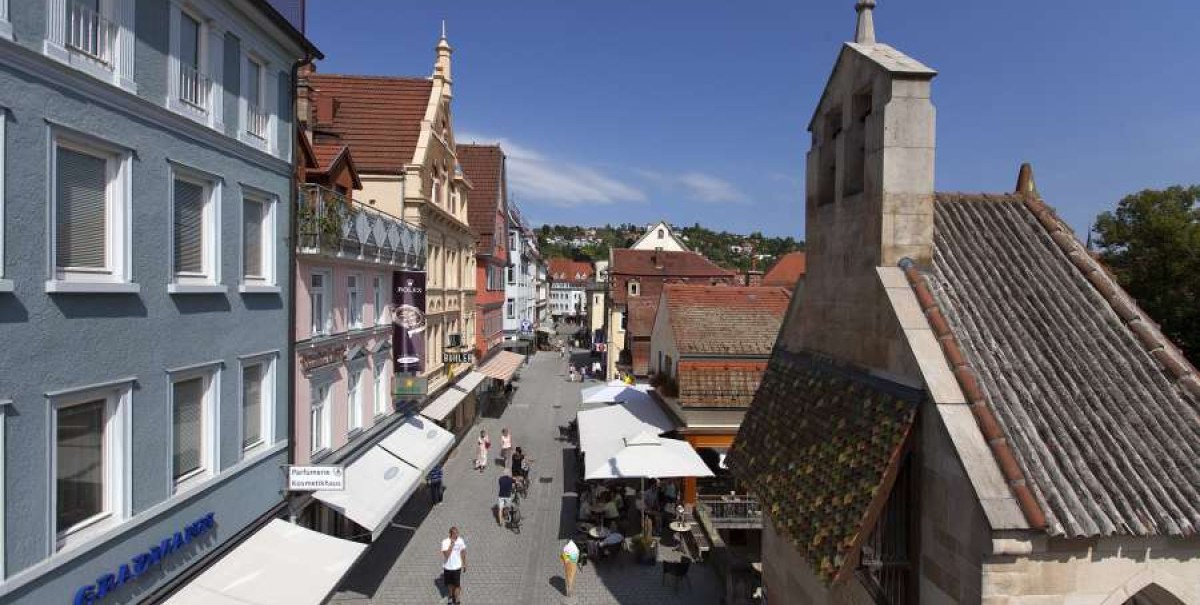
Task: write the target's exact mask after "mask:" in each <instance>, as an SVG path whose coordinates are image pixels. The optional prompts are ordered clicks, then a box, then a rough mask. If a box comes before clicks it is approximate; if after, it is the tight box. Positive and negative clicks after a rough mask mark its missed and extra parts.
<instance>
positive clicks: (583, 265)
mask: <svg viewBox="0 0 1200 605" xmlns="http://www.w3.org/2000/svg"><path fill="white" fill-rule="evenodd" d="M547 264H548V266H549V267H548V270H547V273H548V275H549V276H550V279H551V280H553V281H556V282H567V283H571V284H577V285H579V284H583V285H586V284H589V283H591V282H592V280H593V274H594V273H595V271H594V269H592V264H591V263H588V262H584V261H576V260H571V259H569V258H551V259H549V260H548V261H547Z"/></svg>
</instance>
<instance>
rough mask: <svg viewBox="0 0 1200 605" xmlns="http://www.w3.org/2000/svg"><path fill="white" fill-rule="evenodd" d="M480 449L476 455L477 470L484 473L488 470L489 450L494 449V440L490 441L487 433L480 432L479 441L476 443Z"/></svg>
mask: <svg viewBox="0 0 1200 605" xmlns="http://www.w3.org/2000/svg"><path fill="white" fill-rule="evenodd" d="M475 445H476V447H477V448H478V449H477V450H476V453H475V470H477V471H479V472H481V473H482V472H483V469H484V468H487V458H488V450H489V449H491V447H492V440H491V439H488V434H487V431H479V440H478V441H476V442H475Z"/></svg>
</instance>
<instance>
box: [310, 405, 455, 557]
mask: <svg viewBox="0 0 1200 605" xmlns="http://www.w3.org/2000/svg"><path fill="white" fill-rule="evenodd" d="M430 424H433V423H432V422H431V423H430ZM423 479H424V471H423V470H418V469H416V468H414V467H413V466H412V465H411V464H408V463H406V462H404V461H403V460H401V459H399V458H397V457H396V456H393V455H392V454H390V453H388V451H387V450H385V449H383V448H381V447H379V446H378V445H376V446H375V447H373V448H371V449H369V450H367V452H366V453H365V454H363V455H362V456H360V457H359V458H358V460H355V461H354V462H352V463H350V465H349V466H347V467H346V489H345V490H343V491H332V490H330V491H318V492H313V497H314V498H316V499H318V500H320V501H322V502H324V503H325V504H328V505H329V506H330V507H331V508H333V509H334V510H336V511H338V512H340V513H342V514H343V515H345V516H346V517H347V518H349V519H350V520H351V521H354V522H355V523H357V524H359V525H360V526H362V527H363V528H364V529H366V530H368V531H370V532H371V539H372V540H374V539H376V538H378V537H379V536H380V534H382V533H383V530H385V529H387V525H388V522H389V521H391V520H392V517H395V516H396V513H397V512H399V511H400V508H401V507H402V506H404V503H405V502H407V501H408V498H409V496H411V495H412V493H413V492H414V491H416V489H417V486H418V485H420V484H421V481H422V480H423Z"/></svg>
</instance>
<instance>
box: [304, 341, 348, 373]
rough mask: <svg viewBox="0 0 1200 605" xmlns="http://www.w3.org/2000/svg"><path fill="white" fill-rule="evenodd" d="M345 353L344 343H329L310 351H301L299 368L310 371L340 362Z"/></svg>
mask: <svg viewBox="0 0 1200 605" xmlns="http://www.w3.org/2000/svg"><path fill="white" fill-rule="evenodd" d="M345 355H346V344H345V343H339V344H334V345H329V346H326V347H321V348H319V349H313V350H311V351H301V352H300V369H301V370H303V371H304V372H311V371H312V370H314V369H316V368H319V367H323V366H327V365H331V364H335V363H340V362H341V361H342V359H343V358H344V357H345Z"/></svg>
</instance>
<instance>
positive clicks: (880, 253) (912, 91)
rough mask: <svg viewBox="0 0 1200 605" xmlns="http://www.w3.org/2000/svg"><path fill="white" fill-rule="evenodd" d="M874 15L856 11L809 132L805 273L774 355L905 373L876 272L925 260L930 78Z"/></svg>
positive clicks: (869, 5)
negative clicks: (804, 354) (814, 355)
mask: <svg viewBox="0 0 1200 605" xmlns="http://www.w3.org/2000/svg"><path fill="white" fill-rule="evenodd" d="M874 8H875V0H859V1H858V4H857V6H856V10H857V12H858V24H857V28H856V32H855V39H854V41H853V42H846V43H845V44H844V45H843V46H842V49H841V52H840V54H839V55H838V58H837V61H836V63H835V64H834V67H833V73H832V74H831V75H830V76H829V81H828V83H827V84H826V86H825V91H824V93H823V94H822V95H821V101H820V103H819V104H818V105H817V108H816V111H814V112H813V117H812V120H811V122H809V126H808V130H809V132H810V133H811V134H812V147H811V148H810V150H809V152H808V156H807V179H806V180H807V186H806V196H805V198H806V199H805V219H806V225H807V227H806V230H807V233H806V246H807V250H808V274H807V277H806V285H805V296H804V300H803V301H802V304H801V310H800V317H799V318H789V321H788V325H787V327H785V329H784V333H783V337H782V339H781V344H783V346H785V347H787V348H789V349H793V350H796V349H800V348H804V349H808V350H810V351H814V352H818V353H823V354H826V355H830V356H833V357H835V358H838V359H841V360H844V361H849V362H853V363H856V364H859V365H863V366H868V367H873V368H879V369H888V370H891V371H894V372H896V373H907V372H904V371H903V370H904V369H905V368H906V365H905V364H908V363H910V362H909V361H908V357H907V356H905V355H902V354H901V353H900V351H902V349H903V343H902V342H901V340H902V338H901V336H900V335H899V333H898V331H897V328H896V326H895V325H894V324H895V319H894V317H893V315H892V312H891V309H890V307H889V306H888V304H887V301H886V298H885V295H884V293H883V289H882V288H881V287H880V286H879V277H878V276H877V274H876V271H875V268H876V267H879V266H887V267H894V266H896V263H897V262H898V261H899V260H900V259H901V258H904V257H909V258H912V259H914V260H915V261H917V262H918V263H920V264H922V265H927V264H928V263H929V262H930V261H931V254H932V244H933V168H934V107H933V104H932V102H931V101H930V88H931V82H932V80H933V77H934V76H935V75H936V72H935V71H934V70H932V69H930V68H928V67H926V66H925V65H922V64H921V63H919V62H917V61H915V60H913V59H911V58H909V57H908V56H906V55H904V54H903V53H901V52H900V51H898V50H896V49H894V48H892V47H891V46H888V45H887V44H882V43H879V42H877V41H876V40H875V24H874V18H873V11H874ZM797 320H798V321H797Z"/></svg>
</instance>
